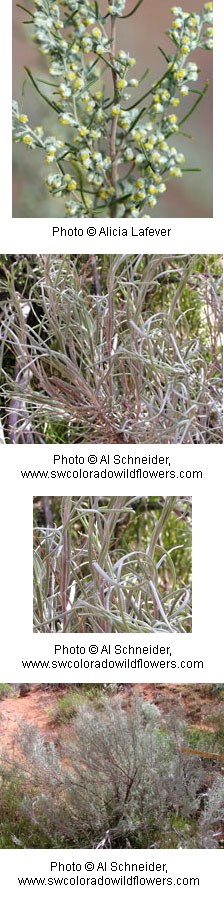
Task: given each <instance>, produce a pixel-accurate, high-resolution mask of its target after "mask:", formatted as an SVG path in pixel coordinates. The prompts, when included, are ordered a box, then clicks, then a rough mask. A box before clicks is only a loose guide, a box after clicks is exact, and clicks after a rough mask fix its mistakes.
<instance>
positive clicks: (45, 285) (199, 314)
mask: <svg viewBox="0 0 224 906" xmlns="http://www.w3.org/2000/svg"><path fill="white" fill-rule="evenodd" d="M0 263H1V270H0V293H1V312H2V317H1V336H2V344H1V359H0V368H1V378H2V381H1V383H2V396H1V399H2V408H1V413H2V416H1V417H2V439H3V441H5V442H6V443H13V444H14V443H40V442H41V443H88V442H92V443H97V442H101V443H134V444H135V443H150V444H156V443H162V444H163V443H165V444H167V443H181V444H185V443H188V444H189V443H193V444H210V443H221V442H222V353H221V331H222V259H221V256H220V257H219V256H217V255H207V256H203V255H192V256H184V257H182V256H174V257H172V256H168V257H167V256H166V257H164V256H160V255H148V256H147V255H140V256H139V255H138V256H131V255H124V256H122V255H121V256H107V255H103V256H101V255H97V256H90V257H87V256H86V255H83V256H78V257H77V256H75V255H70V256H44V255H41V256H29V257H28V258H27V257H23V256H18V257H17V256H14V257H13V256H7V255H6V256H1V262H0Z"/></svg>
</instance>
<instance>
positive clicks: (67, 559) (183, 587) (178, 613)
mask: <svg viewBox="0 0 224 906" xmlns="http://www.w3.org/2000/svg"><path fill="white" fill-rule="evenodd" d="M190 630H191V500H190V498H180V497H177V498H176V497H167V498H166V497H165V498H164V497H143V498H138V497H133V498H131V497H73V498H72V497H63V498H55V497H54V498H35V499H34V631H35V632H157V631H166V632H167V631H168V632H189V631H190Z"/></svg>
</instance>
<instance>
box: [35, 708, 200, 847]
mask: <svg viewBox="0 0 224 906" xmlns="http://www.w3.org/2000/svg"><path fill="white" fill-rule="evenodd" d="M67 732H68V735H67V737H66V736H65V737H64V742H63V749H62V751H61V753H60V754H59V753H58V751H57V748H56V746H55V745H54V744H53V743H51V744H50V746H49V743H48V742H45V741H44V740H43V738H42V737H41V736H40V735H39V734H38V731H36V730H35V731H34V729H33V728H32V727H30V728H29V729H28V731H26V733H25V735H24V734H22V746H23V751H24V753H26V759H27V763H28V765H31V766H32V771H33V770H34V766H35V788H36V790H37V793H36V792H35V795H34V794H33V795H30V800H29V792H28V791H27V790H26V796H25V797H24V801H23V809H24V810H25V812H26V815H27V814H28V813H29V809H30V820H31V821H32V820H35V823H36V822H38V820H39V821H40V822H43V821H44V827H45V831H47V830H48V833H49V836H51V838H52V840H54V839H55V837H57V835H60V839H65V840H67V839H68V838H69V840H70V841H72V845H73V846H75V847H83V848H92V847H97V846H98V844H100V841H102V839H106V838H107V839H108V840H109V841H110V845H111V846H112V847H114V848H116V847H119V846H121V847H123V848H126V847H127V846H128V845H131V846H134V847H136V848H141V847H145V848H149V847H150V846H151V845H152V844H153V842H155V843H156V841H157V840H158V839H159V838H160V835H161V834H163V833H164V832H165V829H166V827H167V828H168V827H169V826H170V825H169V821H170V817H171V816H172V815H173V820H175V818H177V817H178V816H179V817H180V818H182V819H185V818H186V819H190V820H191V819H193V818H194V817H195V818H197V816H198V814H199V812H200V808H201V805H202V792H201V791H202V789H203V784H204V778H205V772H204V768H203V766H202V764H201V761H200V759H198V758H189V757H188V756H186V755H185V754H184V753H183V752H182V751H181V747H182V743H183V734H184V726H182V728H181V727H180V724H179V725H178V730H177V732H176V734H175V732H174V731H173V732H171V731H170V730H169V729H168V728H167V725H166V721H165V718H163V717H161V714H160V712H159V710H158V708H155V706H154V705H150V704H149V703H147V704H146V703H144V702H143V701H142V699H141V698H139V697H138V696H136V697H135V698H134V701H133V703H132V705H131V706H130V707H129V705H127V706H126V707H124V705H123V700H122V699H121V698H120V697H119V696H118V697H117V698H113V701H112V702H110V701H108V700H107V699H105V701H103V703H102V702H101V703H100V704H98V707H97V708H96V707H93V706H88V705H86V704H84V705H82V706H81V707H80V708H79V709H78V715H77V717H76V718H75V720H74V722H71V723H70V725H69V730H68V731H67ZM38 790H39V792H38ZM217 795H218V794H217ZM62 803H63V808H62ZM208 823H209V816H208ZM70 845H71V842H70ZM181 845H183V846H184V845H186V846H188V845H189V841H184V839H183V840H181ZM194 845H197V843H195V841H192V846H194Z"/></svg>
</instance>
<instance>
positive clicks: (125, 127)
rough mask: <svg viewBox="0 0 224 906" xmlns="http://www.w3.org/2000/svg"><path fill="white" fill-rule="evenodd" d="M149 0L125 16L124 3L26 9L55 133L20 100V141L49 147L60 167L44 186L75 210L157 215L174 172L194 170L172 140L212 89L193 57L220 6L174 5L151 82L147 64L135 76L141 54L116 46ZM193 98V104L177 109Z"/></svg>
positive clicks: (74, 1) (44, 4)
mask: <svg viewBox="0 0 224 906" xmlns="http://www.w3.org/2000/svg"><path fill="white" fill-rule="evenodd" d="M142 3H143V0H139V2H138V3H136V4H135V6H134V7H133V9H132V11H131V12H129V13H125V7H126V2H125V0H124V2H122V0H116V2H114V3H109V4H108V6H107V8H106V11H105V13H104V12H103V11H102V3H97V2H96V0H85V2H83V0H67V2H64V0H59V2H58V3H52V0H34V11H33V12H31V11H30V10H27V12H28V14H29V16H30V21H31V23H32V26H33V34H32V37H33V40H34V41H35V42H36V43H37V45H38V47H39V48H40V51H41V53H43V54H44V55H45V56H46V58H47V61H48V63H47V65H48V71H49V76H48V80H45V82H46V88H44V80H43V79H41V80H40V79H38V80H37V81H36V80H35V79H34V76H33V75H32V74H31V72H30V70H29V69H27V67H25V68H26V71H27V73H28V75H29V77H30V78H31V80H32V82H33V85H34V86H35V88H36V90H37V91H38V93H39V94H40V95H41V97H42V98H44V99H45V102H46V103H47V104H48V105H50V108H51V110H53V111H54V113H55V120H56V130H55V134H53V135H48V136H45V135H44V130H43V127H42V125H38V126H37V127H36V128H32V126H31V125H30V123H29V120H28V117H27V115H26V113H24V111H23V109H22V110H21V109H20V107H19V106H18V103H17V102H14V104H13V134H14V140H15V142H23V143H24V145H25V146H27V148H28V149H29V150H35V149H37V148H38V149H41V150H42V151H43V153H44V155H45V162H46V164H47V165H50V166H52V165H53V169H51V170H50V173H49V175H48V176H47V177H46V185H47V188H48V190H49V192H50V193H51V195H53V196H56V197H59V196H63V197H64V198H65V210H66V213H67V215H68V216H69V217H73V216H75V217H86V216H89V215H91V217H100V216H110V217H140V216H142V215H146V216H150V215H151V211H152V209H153V208H154V207H155V205H157V203H158V201H159V198H160V195H161V193H163V192H165V191H166V189H167V184H168V183H169V181H170V179H172V177H177V178H178V177H181V176H182V174H183V172H184V171H185V170H187V167H185V166H184V165H185V158H184V155H183V154H182V153H181V152H180V151H178V150H177V148H176V146H175V145H173V144H172V140H173V136H175V135H176V134H177V133H178V134H180V135H181V132H182V127H183V126H184V123H185V121H186V120H187V119H188V118H189V116H190V115H191V113H192V112H193V111H194V110H195V108H196V107H197V105H198V103H199V102H200V100H201V99H202V97H203V95H204V94H205V91H206V90H207V87H208V86H207V83H206V84H205V85H204V87H203V88H200V89H196V88H195V87H192V84H191V83H192V82H193V83H195V82H197V80H198V77H199V67H198V64H197V63H196V62H195V61H194V60H192V59H189V57H191V55H192V53H194V52H196V51H197V49H200V48H202V49H205V50H210V49H211V48H212V19H213V4H212V3H211V2H209V3H204V4H203V6H202V10H201V13H200V14H199V13H194V12H193V13H189V12H184V11H183V10H182V7H180V6H173V7H172V8H171V9H172V13H173V15H174V20H173V22H172V25H171V27H170V28H169V29H168V32H167V33H168V35H169V37H170V39H171V42H172V44H173V50H172V52H171V53H170V54H169V55H168V56H167V55H166V54H165V53H164V52H162V53H163V57H164V58H165V72H164V73H163V74H162V75H161V76H159V78H158V80H157V81H156V82H154V83H153V84H152V85H150V86H149V85H148V70H147V71H146V73H143V75H142V77H141V78H140V81H138V80H137V79H136V78H133V77H132V75H131V69H132V67H133V66H134V65H135V62H136V61H135V59H134V58H132V57H131V56H130V54H129V52H128V50H124V49H121V50H119V51H117V29H119V20H121V19H125V18H127V17H129V16H131V15H134V13H135V12H136V11H137V9H138V8H139V7H140V6H141V5H142ZM35 7H36V9H35ZM23 8H24V7H23ZM105 74H106V78H105ZM49 77H50V79H51V80H50V81H49ZM108 79H109V83H110V84H111V88H110V87H109V85H108ZM143 81H146V88H145V89H144V91H143V93H142V94H141V92H140V91H139V84H141V83H143ZM136 91H137V99H136V100H135V99H134V93H136ZM139 93H140V97H139ZM188 95H190V96H192V100H193V103H192V105H191V108H190V110H189V109H188V111H187V112H186V114H185V115H182V113H181V114H180V116H178V108H179V105H180V102H181V100H184V98H186V97H188ZM188 169H190V168H188Z"/></svg>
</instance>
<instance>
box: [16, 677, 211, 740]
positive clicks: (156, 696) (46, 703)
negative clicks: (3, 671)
mask: <svg viewBox="0 0 224 906" xmlns="http://www.w3.org/2000/svg"><path fill="white" fill-rule="evenodd" d="M87 685H88V684H87ZM76 688H77V687H75V691H76ZM67 691H68V690H67ZM136 692H139V693H141V694H142V695H143V696H144V698H145V699H146V700H147V701H151V702H153V703H154V704H155V705H157V706H158V707H159V708H160V709H161V711H162V712H163V713H164V714H168V713H169V712H170V711H172V710H173V709H174V708H181V710H182V712H183V714H185V716H186V719H187V721H188V722H189V724H190V725H191V726H197V727H199V728H201V729H207V728H208V729H209V730H210V731H211V730H212V729H213V727H212V722H211V721H210V712H211V711H212V712H213V713H214V711H215V701H214V696H213V694H212V692H211V689H209V687H208V686H206V685H197V686H193V685H171V684H158V685H156V684H150V683H130V684H127V685H124V687H123V689H122V690H121V695H122V698H123V700H124V703H126V705H127V707H128V704H129V703H130V701H131V698H132V696H133V694H134V693H136ZM62 694H63V695H66V690H63V693H61V692H60V690H58V689H57V690H55V691H54V690H49V691H48V690H47V689H45V687H40V686H39V685H38V686H37V687H36V688H35V687H34V686H33V685H32V686H31V688H30V691H29V692H28V693H27V694H26V695H24V696H21V697H19V696H17V695H16V696H15V697H12V698H6V699H3V700H2V701H0V750H3V749H4V750H6V749H7V752H8V755H9V754H10V753H11V754H13V753H14V752H15V749H16V748H17V739H18V734H19V732H20V730H21V726H22V725H23V724H24V723H25V724H33V725H34V726H35V727H36V728H37V729H38V730H39V731H40V732H41V733H43V734H44V735H46V738H47V739H51V740H52V739H58V738H60V735H62V734H63V733H64V728H63V727H58V726H57V728H56V727H54V726H53V725H52V712H53V710H54V707H55V705H56V701H57V698H61V697H62Z"/></svg>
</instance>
